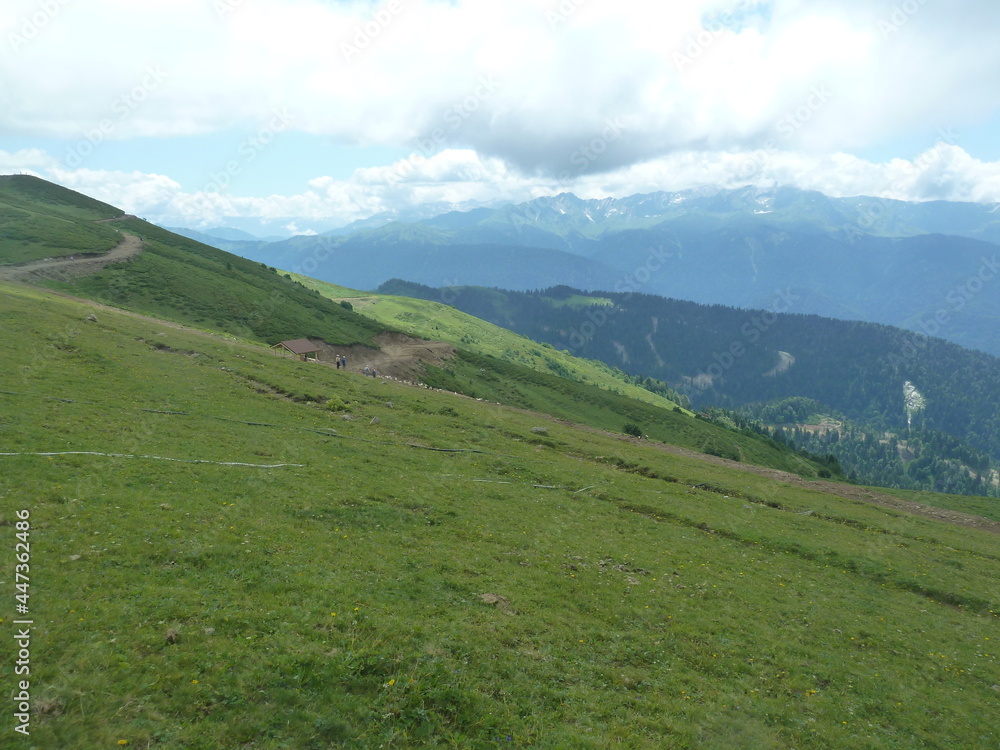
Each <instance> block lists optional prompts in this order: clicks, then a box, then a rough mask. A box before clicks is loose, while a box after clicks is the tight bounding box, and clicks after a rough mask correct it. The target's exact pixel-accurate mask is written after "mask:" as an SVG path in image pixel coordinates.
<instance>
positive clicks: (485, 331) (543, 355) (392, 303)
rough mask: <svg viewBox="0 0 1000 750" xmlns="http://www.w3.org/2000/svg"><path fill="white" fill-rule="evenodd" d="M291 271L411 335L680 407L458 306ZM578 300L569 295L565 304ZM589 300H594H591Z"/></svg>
mask: <svg viewBox="0 0 1000 750" xmlns="http://www.w3.org/2000/svg"><path fill="white" fill-rule="evenodd" d="M290 275H291V277H292V278H293V279H295V280H296V281H299V282H301V283H302V284H303V285H305V286H306V287H308V288H309V289H315V290H317V291H318V292H319V293H320V294H322V295H323V296H324V297H329V298H330V299H338V300H339V299H346V300H348V301H351V302H352V304H353V305H354V309H355V310H357V311H358V312H360V313H361V314H362V315H365V316H366V317H370V318H373V319H374V320H377V321H379V322H380V323H382V324H383V325H386V326H391V327H392V328H395V329H397V330H400V331H405V332H406V333H409V334H411V335H413V336H421V337H424V338H428V339H434V340H437V341H447V342H448V343H450V344H454V345H455V346H457V347H460V348H461V349H464V350H465V351H468V352H472V353H474V354H484V355H487V356H490V357H495V358H496V359H499V360H503V361H505V362H515V363H517V364H520V365H524V366H525V367H528V368H530V369H532V370H537V371H538V372H543V373H550V374H555V375H559V376H560V377H564V378H569V379H570V380H576V381H578V382H581V383H592V384H594V385H596V386H598V387H600V388H603V389H605V390H609V391H612V392H613V393H617V394H620V395H624V396H628V397H629V398H633V399H637V400H639V401H644V402H646V403H648V404H652V405H654V406H659V407H662V408H665V409H673V408H674V407H675V406H676V404H675V403H674V402H673V401H671V400H669V399H666V398H664V397H662V396H659V395H657V394H655V393H651V392H649V391H647V390H645V389H644V388H639V387H638V386H636V385H634V384H632V383H629V382H627V381H626V380H624V379H623V374H622V373H621V372H618V371H615V370H613V369H612V368H611V367H609V366H608V365H606V364H604V363H603V362H598V361H596V360H585V359H580V358H579V357H573V356H571V355H570V354H567V353H566V352H564V351H560V350H558V349H555V348H553V347H552V346H551V345H549V344H539V343H538V342H536V341H532V340H531V339H529V338H525V337H524V336H520V335H518V334H516V333H514V332H513V331H509V330H507V329H506V328H501V327H500V326H497V325H493V324H492V323H487V322H486V321H485V320H480V319H479V318H476V317H473V316H472V315H469V314H467V313H464V312H462V311H461V310H456V309H455V308H454V307H451V306H450V305H448V304H445V303H444V302H434V301H430V300H422V299H416V298H414V297H400V296H396V295H391V294H371V293H369V292H359V291H357V290H354V289H348V288H346V287H342V286H339V285H337V284H331V283H329V282H326V281H319V280H317V279H312V278H309V277H308V276H301V275H299V274H290ZM577 302H578V301H577V300H571V301H567V302H566V304H570V305H572V304H575V303H577ZM589 303H590V304H593V300H590V302H589Z"/></svg>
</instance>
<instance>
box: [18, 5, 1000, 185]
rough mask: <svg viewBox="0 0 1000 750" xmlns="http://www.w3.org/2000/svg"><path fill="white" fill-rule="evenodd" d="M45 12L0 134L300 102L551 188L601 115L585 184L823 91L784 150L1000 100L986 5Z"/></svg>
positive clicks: (303, 109)
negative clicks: (608, 135) (613, 125)
mask: <svg viewBox="0 0 1000 750" xmlns="http://www.w3.org/2000/svg"><path fill="white" fill-rule="evenodd" d="M52 3H53V4H54V5H57V6H58V7H59V10H58V11H57V12H56V13H54V14H53V15H52V17H51V18H50V19H49V20H47V21H46V23H45V24H44V26H43V27H41V28H38V29H36V33H35V34H34V36H33V37H32V38H31V39H24V40H23V41H22V42H17V41H11V40H12V39H16V38H23V37H24V34H23V33H22V31H23V28H24V23H25V19H28V21H29V23H30V19H31V18H32V16H33V14H37V13H38V12H39V11H38V8H39V7H40V6H39V3H38V2H37V0H7V2H6V3H5V9H4V10H5V12H4V14H3V15H2V16H0V22H2V23H4V26H3V29H2V34H3V37H4V39H5V40H6V43H0V69H2V70H4V80H3V90H2V91H3V97H4V100H5V101H4V105H5V106H4V107H3V108H0V132H6V133H8V134H32V135H47V136H53V137H62V138H69V139H74V138H79V137H82V134H84V133H85V132H87V131H88V129H91V128H93V127H96V126H97V125H98V123H100V122H101V121H102V120H107V119H110V120H112V121H113V122H114V124H115V128H114V129H113V132H112V133H111V134H109V136H108V137H110V138H129V137H133V136H136V135H140V134H144V135H158V136H172V135H183V134H190V133H195V132H210V131H215V130H222V129H226V128H230V127H238V126H241V125H244V124H246V123H248V122H251V123H252V122H258V121H260V120H261V119H263V118H266V117H267V116H268V114H269V113H270V112H271V111H272V110H273V109H274V108H275V107H288V108H289V109H290V110H291V111H293V112H294V113H295V114H296V122H295V124H294V126H293V127H294V128H298V129H302V130H305V131H307V132H311V133H315V134H322V135H326V136H331V137H334V138H337V139H338V140H340V141H342V142H354V143H358V144H373V143H374V144H387V145H393V146H399V145H413V144H414V143H416V142H418V140H419V139H423V141H424V142H426V141H427V139H428V138H431V136H432V134H434V133H435V132H438V131H440V133H441V135H442V138H441V139H439V142H437V143H435V146H436V147H441V148H443V147H450V148H463V147H468V148H473V149H475V150H476V151H478V152H479V153H482V154H484V155H491V156H496V157H499V158H502V159H504V160H505V161H507V162H508V163H510V164H511V165H514V166H516V167H518V168H520V169H522V170H524V171H532V170H535V169H540V170H542V171H545V172H548V173H550V174H558V173H559V172H560V171H562V170H565V169H566V165H567V163H568V162H569V161H570V160H571V158H572V155H573V154H574V153H575V151H576V150H577V149H579V148H580V146H581V144H586V143H589V142H590V141H591V139H593V138H594V137H595V134H599V133H600V131H601V130H602V129H603V128H604V127H605V126H606V122H607V121H608V119H609V118H618V119H620V120H621V121H622V122H624V123H625V124H626V133H625V135H624V136H623V137H622V138H620V139H618V140H617V141H616V142H615V143H614V144H611V145H609V147H608V148H607V149H606V152H605V153H604V154H602V158H600V159H596V160H593V161H591V162H590V163H588V165H587V167H586V169H585V170H584V171H588V172H589V171H602V170H611V169H616V168H619V167H621V166H624V165H627V164H631V163H637V162H641V161H645V160H648V159H650V158H656V157H659V156H663V155H665V154H667V153H670V152H671V151H675V150H692V149H695V150H697V149H705V148H709V149H731V148H746V147H748V146H756V145H760V144H761V143H762V142H763V141H764V140H766V139H767V138H769V137H772V136H774V135H775V131H776V127H777V123H778V122H779V121H781V120H782V118H786V117H788V116H789V113H790V112H794V111H795V110H796V108H798V107H800V106H801V104H802V102H803V100H804V99H805V98H806V97H808V96H809V92H810V91H811V90H812V89H813V88H814V87H817V86H824V87H826V88H827V89H829V90H830V91H831V92H832V96H831V97H830V99H829V101H828V102H827V103H826V105H825V106H824V107H823V109H822V111H821V112H817V113H816V114H815V116H814V117H812V118H811V119H810V121H809V122H808V123H806V124H805V125H804V126H803V127H801V128H798V129H796V130H795V132H794V134H793V135H792V136H791V137H790V138H789V140H788V142H787V144H785V147H788V148H798V149H803V150H810V151H834V150H851V149H853V148H857V147H861V146H864V145H867V144H872V143H878V142H880V141H883V140H885V139H887V138H891V137H892V136H893V135H894V134H895V133H897V132H899V131H913V130H915V129H920V128H926V127H927V125H928V123H933V126H934V127H937V126H938V125H939V124H944V125H951V126H955V127H958V126H960V125H961V124H963V123H964V122H967V121H969V120H970V119H974V118H981V117H982V116H983V115H984V114H986V113H989V112H992V111H995V109H996V108H997V106H998V102H1000V95H998V90H1000V80H998V79H997V77H996V76H995V75H994V73H993V72H994V71H995V70H997V69H998V68H1000V45H997V44H996V43H995V39H996V32H997V20H998V15H997V7H998V6H997V4H996V3H995V2H992V0H990V2H983V1H982V0H953V1H952V2H950V3H948V4H947V5H944V4H941V3H931V2H921V0H912V2H907V3H899V4H897V5H889V6H884V5H882V4H878V5H873V4H871V3H870V2H862V1H861V0H809V2H806V1H805V0H772V2H747V1H746V0H742V1H741V0H733V1H732V2H726V1H721V0H692V1H691V2H685V3H662V2H652V1H651V0H617V1H616V2H612V1H611V0H575V1H574V2H569V0H562V1H561V2H556V1H555V0H507V1H506V2H504V3H485V2H475V1H474V0H453V1H451V2H447V1H446V0H383V2H378V3H368V2H339V3H330V2H320V0H291V1H289V0H280V1H279V0H243V1H242V2H240V0H218V2H214V3H213V2H209V0H171V2H166V0H158V1H157V2H143V3H135V2H132V1H131V0H90V2H88V3H87V4H86V5H79V4H76V3H68V2H66V3H63V4H61V5H60V4H59V3H58V0H52ZM220 3H223V4H226V5H223V7H228V6H232V8H233V9H232V10H231V11H229V12H226V13H224V14H220V13H218V12H217V11H216V6H217V5H219V4H220ZM574 8H575V10H574ZM894 8H896V11H894ZM566 9H569V10H568V11H567V10H566ZM553 14H555V16H557V17H558V18H559V19H560V20H558V21H557V22H553V20H552V19H553V17H554V16H553ZM710 18H715V19H720V20H719V22H717V23H712V22H710V21H709V20H708V19H710ZM704 26H707V27H708V29H706V28H704ZM152 29H155V30H156V33H150V30H152ZM683 60H688V61H689V62H683ZM151 69H152V70H159V71H162V76H161V77H160V80H156V81H152V80H151V79H150V76H149V70H151ZM483 80H487V81H491V82H492V83H491V84H490V85H489V86H487V87H484V86H483V84H482V81H483ZM152 83H155V85H151V84H152ZM133 94H138V96H141V97H142V98H141V101H132V98H130V97H132V95H133ZM123 98H124V100H125V101H126V102H128V103H129V104H135V106H134V107H133V106H130V107H128V109H127V116H122V113H123V109H122V104H121V102H122V101H123ZM940 118H947V119H948V120H949V121H948V122H944V123H939V122H937V120H939V119H940ZM932 129H933V128H932ZM435 150H438V148H435Z"/></svg>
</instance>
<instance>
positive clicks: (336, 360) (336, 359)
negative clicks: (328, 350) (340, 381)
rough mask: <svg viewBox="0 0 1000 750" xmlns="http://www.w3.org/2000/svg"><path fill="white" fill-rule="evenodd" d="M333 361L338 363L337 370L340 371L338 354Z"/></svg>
mask: <svg viewBox="0 0 1000 750" xmlns="http://www.w3.org/2000/svg"><path fill="white" fill-rule="evenodd" d="M333 361H334V362H336V363H337V369H338V370H339V369H340V355H339V354H338V355H337V356H335V357H334V358H333Z"/></svg>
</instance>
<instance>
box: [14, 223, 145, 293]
mask: <svg viewBox="0 0 1000 750" xmlns="http://www.w3.org/2000/svg"><path fill="white" fill-rule="evenodd" d="M121 235H122V241H121V242H119V243H118V244H117V245H115V246H114V247H113V248H111V249H110V250H109V251H108V252H106V253H103V254H100V255H98V254H77V255H73V256H70V257H63V258H48V259H46V260H32V261H29V262H27V263H18V264H16V265H12V266H0V279H3V280H4V281H27V282H32V281H37V280H39V279H66V278H72V277H76V276H87V275H88V274H92V273H97V272H98V271H100V270H101V269H102V268H104V267H105V266H107V265H110V264H112V263H120V262H121V261H124V260H130V259H132V258H134V257H135V256H136V255H138V254H139V253H140V252H142V240H140V239H139V238H138V237H136V236H135V235H134V234H129V233H128V232H122V233H121Z"/></svg>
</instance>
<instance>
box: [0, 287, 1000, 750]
mask: <svg viewBox="0 0 1000 750" xmlns="http://www.w3.org/2000/svg"><path fill="white" fill-rule="evenodd" d="M91 313H93V314H94V315H95V316H96V318H97V320H96V321H88V320H87V319H86V318H87V316H88V315H89V314H91ZM0 317H2V319H3V321H4V325H3V327H2V329H0V345H2V346H3V351H4V367H3V368H2V369H0V453H3V454H5V455H2V456H0V467H2V469H0V508H2V516H0V524H2V525H0V560H2V561H3V562H2V567H0V570H2V575H0V579H2V581H3V585H4V586H5V587H6V591H7V592H8V593H5V594H4V596H3V597H2V598H0V619H2V623H0V629H2V631H3V632H4V633H5V634H7V635H5V637H4V638H3V639H2V645H0V681H2V684H3V688H4V691H5V694H6V693H7V692H12V691H13V690H14V679H15V678H14V675H13V661H14V659H13V655H14V647H13V645H12V640H11V638H10V637H8V636H9V634H10V633H11V632H12V630H13V627H14V626H13V625H12V621H13V619H15V618H17V617H19V616H18V615H16V614H15V612H14V610H13V604H14V599H13V594H14V576H13V570H14V545H15V526H14V518H15V513H16V512H17V511H19V510H24V509H26V510H28V511H30V518H31V530H30V539H31V568H30V575H31V584H30V616H31V618H32V619H33V620H34V622H35V626H34V630H33V635H32V641H31V674H30V681H31V698H32V708H33V713H32V721H31V734H30V736H29V737H28V738H23V737H21V736H20V735H15V734H14V733H13V732H12V729H11V724H12V719H11V717H10V715H9V713H7V718H6V719H5V726H3V727H2V730H0V731H2V732H3V733H4V734H3V741H2V743H0V744H3V746H4V747H15V748H22V747H23V748H32V747H33V748H44V749H46V750H49V749H51V748H104V747H107V748H113V747H123V746H124V747H134V748H171V749H173V748H192V749H195V748H204V749H206V750H208V749H212V750H214V749H216V748H247V749H249V748H253V749H254V750H264V749H267V750H270V749H272V748H273V749H277V748H294V749H296V750H302V749H310V748H317V749H318V748H334V747H336V748H341V747H343V748H378V747H397V748H424V747H426V748H432V747H433V748H438V747H441V748H444V747H453V748H508V747H509V748H528V747H531V748H550V749H552V750H555V749H557V748H559V749H562V748H593V749H595V750H597V749H601V750H603V749H605V748H612V747H614V748H618V747H620V748H650V749H654V748H655V749H657V750H659V749H661V748H695V747H697V748H720V749H721V748H733V747H747V748H751V747H752V748H805V747H817V748H820V747H821V748H850V749H851V750H858V749H859V748H898V749H899V750H904V749H905V750H912V749H913V748H955V747H963V748H965V747H968V748H980V747H981V748H987V747H996V746H997V745H998V744H1000V729H998V727H1000V708H998V706H1000V695H998V692H997V691H998V687H997V686H998V685H1000V662H998V652H1000V649H998V640H1000V628H998V619H997V612H1000V585H998V575H997V569H998V556H1000V554H998V551H1000V548H998V545H997V538H996V536H995V535H990V534H987V533H985V532H979V531H973V530H969V529H965V528H960V527H957V526H950V525H947V524H944V523H940V522H937V521H933V520H930V519H927V518H921V517H915V516H909V515H906V514H903V513H899V512H893V511H889V510H886V509H883V508H879V507H875V506H870V505H866V504H863V503H857V502H850V501H847V500H843V499H841V498H838V497H835V496H832V495H827V494H823V493H821V492H819V491H815V490H809V489H802V488H798V487H793V486H790V485H785V484H782V483H779V482H775V481H773V480H768V479H765V478H763V477H759V476H754V475H750V474H746V473H743V472H740V471H737V470H734V469H731V468H726V467H720V466H715V465H711V464H708V463H704V462H701V461H699V460H696V459H691V458H682V457H677V456H674V455H670V454H667V453H666V452H664V451H662V450H660V449H659V448H657V446H656V444H654V443H653V442H650V441H642V442H636V441H629V440H625V439H624V438H622V437H621V436H620V435H617V434H613V433H612V432H601V431H598V430H594V429H581V428H579V427H576V426H574V425H573V424H570V423H567V422H565V421H556V420H553V419H551V418H549V417H546V416H543V415H540V414H537V413H532V412H529V411H525V410H517V409H511V408H506V407H500V406H497V405H496V404H494V403H492V402H490V401H477V400H474V399H470V398H464V397H458V396H454V395H450V394H446V393H439V392H436V391H434V390H430V389H423V388H416V387H411V386H404V385H401V384H396V383H392V382H389V381H381V380H373V379H370V378H369V379H365V378H362V377H360V376H355V375H352V374H349V373H343V372H337V371H335V370H332V369H330V368H327V367H324V366H322V365H316V364H305V363H301V362H297V361H294V360H290V359H285V358H282V357H277V356H275V355H273V354H272V353H270V352H269V351H267V350H266V349H264V348H262V347H260V346H258V345H254V344H252V343H250V342H247V341H244V340H241V339H237V338H235V337H231V336H230V337H225V336H221V335H208V334H206V333H203V332H197V331H191V330H187V329H181V328H179V327H177V326H175V325H168V324H165V323H163V324H161V323H157V322H150V321H148V320H145V319H141V318H138V317H136V316H130V315H126V314H123V313H120V312H115V311H112V310H108V309H95V308H94V307H92V306H88V305H84V304H82V303H79V302H76V301H73V300H70V299H66V298H62V297H58V296H55V295H52V294H50V293H48V292H43V291H38V290H31V289H28V288H26V287H20V286H13V285H0ZM81 451H88V452H93V453H103V454H113V455H93V454H79V453H77V454H71V452H81ZM44 453H52V454H54V453H60V454H63V455H39V454H44ZM10 454H17V455H10ZM22 617H23V615H22Z"/></svg>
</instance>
